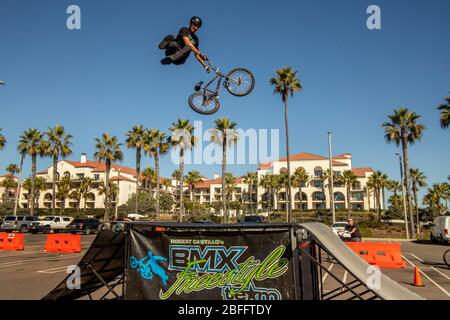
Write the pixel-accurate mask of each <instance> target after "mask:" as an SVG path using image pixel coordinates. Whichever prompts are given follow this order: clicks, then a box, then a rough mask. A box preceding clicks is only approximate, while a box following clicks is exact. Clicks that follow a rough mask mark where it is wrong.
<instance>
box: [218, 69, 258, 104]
mask: <svg viewBox="0 0 450 320" xmlns="http://www.w3.org/2000/svg"><path fill="white" fill-rule="evenodd" d="M254 87H255V77H254V76H253V73H251V72H250V71H249V70H247V69H244V68H236V69H233V70H231V71H230V72H229V73H228V75H227V77H226V82H225V88H227V90H228V92H229V93H231V94H232V95H233V96H236V97H243V96H246V95H248V94H250V93H251V92H252V91H253V88H254Z"/></svg>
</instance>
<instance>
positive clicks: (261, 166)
mask: <svg viewBox="0 0 450 320" xmlns="http://www.w3.org/2000/svg"><path fill="white" fill-rule="evenodd" d="M272 167H273V163H272V162H265V163H260V164H259V167H258V170H266V169H270V168H272Z"/></svg>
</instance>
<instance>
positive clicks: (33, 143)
mask: <svg viewBox="0 0 450 320" xmlns="http://www.w3.org/2000/svg"><path fill="white" fill-rule="evenodd" d="M18 149H19V150H23V151H24V152H25V153H26V154H28V155H29V156H30V157H31V190H30V196H31V199H30V214H31V215H34V204H35V195H36V189H35V188H36V161H37V156H40V157H43V156H45V155H47V154H48V153H49V151H50V145H49V143H48V141H46V140H44V133H43V132H41V131H39V130H37V129H28V130H27V131H25V132H24V133H23V134H22V135H21V136H20V140H19V147H18Z"/></svg>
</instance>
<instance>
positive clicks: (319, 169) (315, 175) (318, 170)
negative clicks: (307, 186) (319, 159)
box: [314, 167, 323, 179]
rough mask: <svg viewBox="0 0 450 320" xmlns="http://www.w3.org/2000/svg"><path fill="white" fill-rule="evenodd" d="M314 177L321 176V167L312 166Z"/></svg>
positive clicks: (320, 177)
mask: <svg viewBox="0 0 450 320" xmlns="http://www.w3.org/2000/svg"><path fill="white" fill-rule="evenodd" d="M314 178H319V179H322V178H323V170H322V168H321V167H315V168H314Z"/></svg>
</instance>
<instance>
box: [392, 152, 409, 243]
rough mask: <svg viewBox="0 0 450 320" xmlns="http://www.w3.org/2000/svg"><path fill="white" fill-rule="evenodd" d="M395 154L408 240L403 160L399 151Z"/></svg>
mask: <svg viewBox="0 0 450 320" xmlns="http://www.w3.org/2000/svg"><path fill="white" fill-rule="evenodd" d="M395 155H396V156H398V161H399V163H400V179H401V180H400V185H401V187H402V198H403V214H404V216H405V230H406V239H407V240H409V230H408V218H407V215H406V199H405V189H404V187H405V182H404V180H403V160H402V156H401V155H400V153H398V152H397V153H396V154H395Z"/></svg>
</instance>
